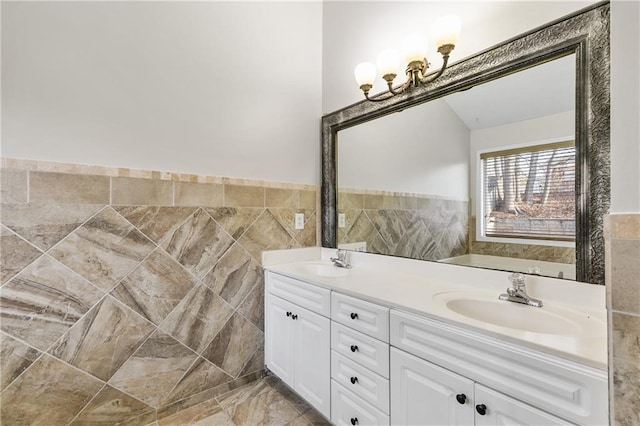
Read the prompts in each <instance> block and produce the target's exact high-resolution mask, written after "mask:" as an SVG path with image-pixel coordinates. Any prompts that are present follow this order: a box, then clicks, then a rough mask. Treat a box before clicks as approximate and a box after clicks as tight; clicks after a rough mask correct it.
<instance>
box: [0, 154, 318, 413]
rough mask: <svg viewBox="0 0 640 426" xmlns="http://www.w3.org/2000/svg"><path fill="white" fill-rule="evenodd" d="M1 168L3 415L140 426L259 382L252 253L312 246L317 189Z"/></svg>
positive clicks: (259, 317)
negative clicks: (299, 217) (298, 223)
mask: <svg viewBox="0 0 640 426" xmlns="http://www.w3.org/2000/svg"><path fill="white" fill-rule="evenodd" d="M0 177H1V181H0V189H1V201H2V211H1V216H0V222H1V224H0V247H1V250H2V255H1V257H0V259H1V264H0V267H1V285H2V287H1V288H0V330H1V331H0V346H1V355H2V356H1V361H0V373H1V374H0V390H1V392H2V393H1V394H0V399H1V416H2V417H1V420H2V423H3V424H7V425H9V424H11V425H21V424H56V425H64V424H116V423H120V422H123V421H126V422H127V424H148V423H150V422H153V421H155V420H156V419H158V420H160V419H162V418H166V417H168V416H171V415H173V414H175V413H176V412H177V411H180V410H183V409H185V408H187V407H190V406H193V405H194V404H197V403H200V402H202V401H205V400H208V399H211V398H213V397H215V396H216V395H218V394H221V393H222V392H226V391H229V390H230V389H233V388H235V387H237V386H239V385H242V384H245V383H247V382H249V381H252V380H255V379H256V378H258V377H261V376H262V375H263V367H264V360H263V339H264V334H263V287H264V285H263V273H262V269H261V267H260V260H261V253H262V251H263V250H271V249H284V248H293V247H305V246H314V245H316V241H317V239H316V238H317V235H316V232H317V224H316V206H317V192H318V191H317V188H316V187H315V186H306V185H292V184H282V185H280V184H274V183H267V182H255V181H244V180H239V179H222V178H216V177H207V176H193V175H181V174H175V173H161V172H146V171H136V170H127V169H115V168H104V167H92V166H77V165H65V164H55V163H44V162H34V161H21V160H12V159H3V162H2V169H0ZM297 212H300V213H304V214H305V219H306V226H305V229H304V230H295V229H294V226H293V218H294V214H295V213H297Z"/></svg>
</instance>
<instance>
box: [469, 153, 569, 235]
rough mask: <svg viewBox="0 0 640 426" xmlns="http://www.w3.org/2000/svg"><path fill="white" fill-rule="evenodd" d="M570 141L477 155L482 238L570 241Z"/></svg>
mask: <svg viewBox="0 0 640 426" xmlns="http://www.w3.org/2000/svg"><path fill="white" fill-rule="evenodd" d="M575 157H576V152H575V142H574V141H565V142H559V143H552V144H541V145H535V146H530V147H527V148H518V149H510V150H502V151H495V152H489V153H483V154H481V156H480V158H481V160H482V171H483V173H482V178H483V203H482V208H483V211H482V218H483V220H484V235H485V236H488V237H506V238H531V239H546V240H561V241H574V240H575V204H576V202H575Z"/></svg>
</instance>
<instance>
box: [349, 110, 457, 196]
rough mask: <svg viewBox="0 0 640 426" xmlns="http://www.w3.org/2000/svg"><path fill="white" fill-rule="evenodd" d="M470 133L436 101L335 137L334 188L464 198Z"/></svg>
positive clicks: (360, 126) (450, 112) (452, 113)
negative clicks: (335, 175)
mask: <svg viewBox="0 0 640 426" xmlns="http://www.w3.org/2000/svg"><path fill="white" fill-rule="evenodd" d="M468 163H469V131H468V130H467V127H466V126H465V125H464V123H463V122H462V121H461V120H460V119H459V118H458V116H457V115H456V114H455V113H454V112H453V111H452V110H451V108H450V107H449V106H448V105H447V103H446V102H445V101H443V100H441V99H438V100H435V101H433V102H428V103H426V104H422V105H419V106H417V107H414V108H409V109H406V110H404V111H402V112H399V113H395V114H391V115H387V116H385V117H382V118H380V119H377V120H373V121H369V122H367V123H364V124H361V125H359V126H355V127H351V128H349V129H346V130H342V131H340V132H339V133H338V186H339V187H348V188H358V189H377V190H386V191H395V192H412V193H420V194H429V195H438V196H442V197H449V198H456V199H464V200H467V199H468V198H469V186H468V176H469V164H468Z"/></svg>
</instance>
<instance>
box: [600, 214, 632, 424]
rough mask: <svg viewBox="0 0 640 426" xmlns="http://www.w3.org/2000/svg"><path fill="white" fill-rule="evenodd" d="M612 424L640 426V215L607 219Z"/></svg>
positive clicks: (625, 215) (605, 222)
mask: <svg viewBox="0 0 640 426" xmlns="http://www.w3.org/2000/svg"><path fill="white" fill-rule="evenodd" d="M604 236H605V263H606V270H605V280H606V283H607V310H608V313H609V400H610V409H611V424H612V425H618V426H632V425H638V424H640V410H638V404H640V213H635V214H612V215H608V216H606V217H605V221H604Z"/></svg>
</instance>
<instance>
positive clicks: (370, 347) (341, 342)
mask: <svg viewBox="0 0 640 426" xmlns="http://www.w3.org/2000/svg"><path fill="white" fill-rule="evenodd" d="M331 349H333V350H335V351H336V352H338V353H340V354H342V355H344V356H345V357H347V358H348V359H350V360H352V361H355V362H357V363H358V364H360V365H363V366H365V367H367V368H368V369H370V370H371V371H373V372H374V373H377V374H379V375H381V376H382V377H384V378H385V379H388V378H389V345H388V344H387V343H384V342H381V341H380V340H377V339H374V338H373V337H370V336H367V335H365V334H362V333H360V332H358V331H355V330H352V329H350V328H349V327H345V326H344V325H341V324H338V323H337V322H334V321H331Z"/></svg>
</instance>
